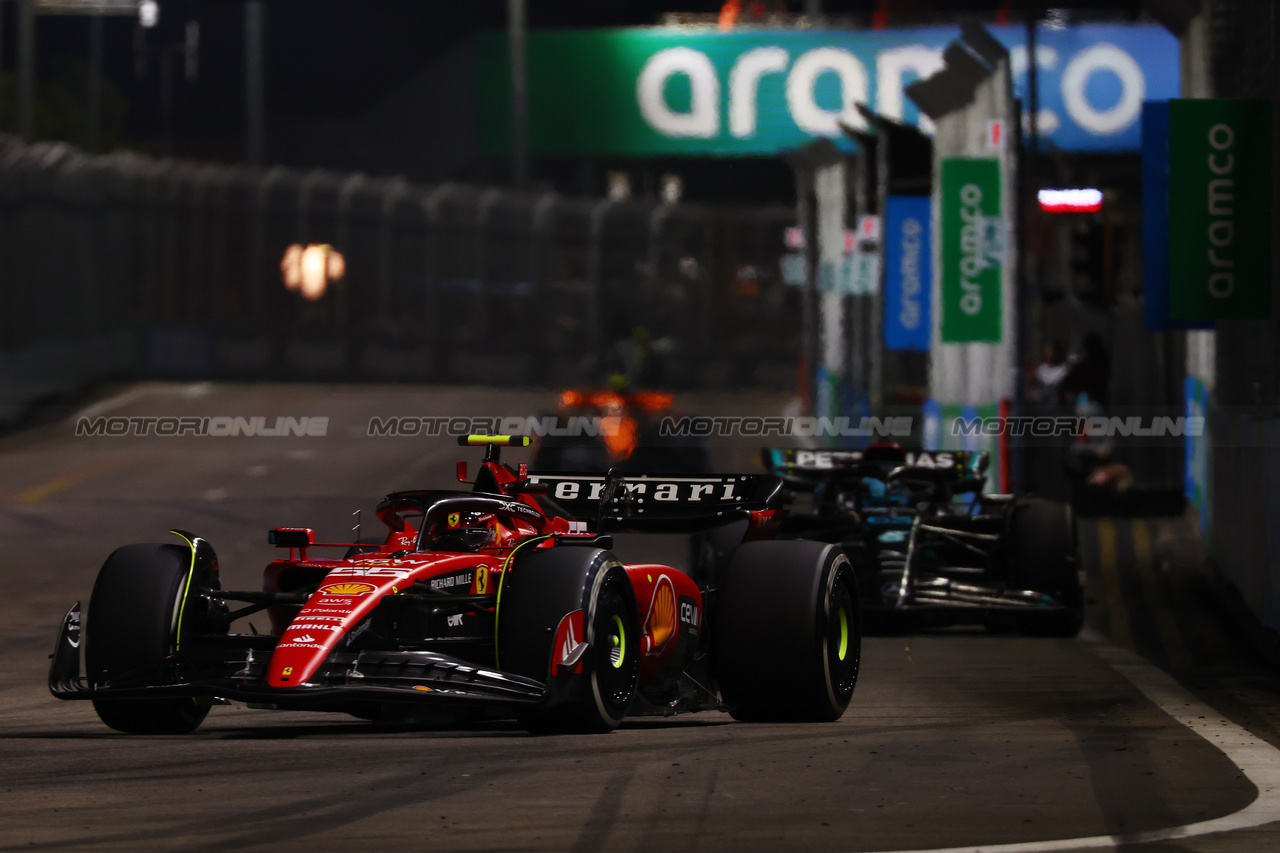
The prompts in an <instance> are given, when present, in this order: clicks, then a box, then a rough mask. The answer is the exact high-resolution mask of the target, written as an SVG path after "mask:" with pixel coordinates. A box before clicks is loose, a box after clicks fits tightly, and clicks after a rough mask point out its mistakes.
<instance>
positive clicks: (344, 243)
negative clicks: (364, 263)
mask: <svg viewBox="0 0 1280 853" xmlns="http://www.w3.org/2000/svg"><path fill="white" fill-rule="evenodd" d="M367 180H368V179H367V178H366V177H365V176H364V173H363V172H356V173H355V174H353V175H351V176H350V177H348V178H347V179H346V180H345V181H343V182H342V184H341V185H340V186H339V187H338V211H337V217H338V221H337V223H336V226H335V232H336V236H335V239H336V240H337V242H338V251H340V252H343V253H345V254H346V256H347V257H350V256H351V248H350V245H349V244H350V241H349V240H348V239H347V238H348V237H349V236H350V235H351V221H350V220H351V196H353V195H354V194H355V191H356V190H358V189H359V188H360V187H361V186H363V185H364V184H365V182H366V181H367ZM348 272H349V271H348ZM350 282H351V276H350V275H348V276H346V277H345V278H344V279H343V280H342V282H340V283H339V285H338V287H337V288H336V290H337V294H336V296H335V301H336V302H337V307H336V311H335V313H336V314H337V315H338V318H337V319H338V328H339V329H340V330H343V331H345V330H346V329H347V327H348V326H349V325H350V322H349V321H350V319H351V318H350V316H348V315H349V312H350V310H351V300H350V298H349V295H348V294H349V292H350V290H351V284H350Z"/></svg>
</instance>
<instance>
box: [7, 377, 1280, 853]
mask: <svg viewBox="0 0 1280 853" xmlns="http://www.w3.org/2000/svg"><path fill="white" fill-rule="evenodd" d="M550 398H551V395H550V394H549V393H539V392H529V391H521V392H512V391H507V390H492V389H464V388H409V387H368V386H363V387H342V386H300V385H292V386H290V385H239V386H234V385H179V384H172V385H166V384H160V385H144V386H131V387H129V388H124V389H115V390H113V391H112V392H111V393H110V394H108V395H106V396H104V399H103V400H102V401H100V402H99V403H97V404H95V405H94V407H93V412H94V413H109V414H114V415H118V416H131V415H133V416H189V415H200V416H216V415H229V416H237V415H239V416H244V417H250V416H254V415H262V416H265V417H267V418H268V421H271V420H274V418H275V417H276V416H292V417H299V416H328V417H329V418H330V424H329V428H328V434H327V435H326V436H325V437H323V438H319V437H307V438H299V437H290V438H266V437H255V438H245V437H240V438H213V437H204V438H196V437H190V436H187V437H182V438H177V437H174V438H163V437H137V438H105V437H97V438H89V437H79V438H77V437H75V435H74V423H73V421H71V420H67V419H61V420H58V421H55V422H52V423H49V424H47V425H45V426H41V427H37V428H33V429H30V430H27V431H25V432H22V433H19V434H15V435H10V436H8V437H6V438H5V439H3V440H0V545H2V546H3V551H2V552H0V553H2V557H0V588H3V590H4V597H3V602H4V606H3V609H2V610H0V613H2V614H3V624H4V627H3V631H2V633H0V660H2V661H3V666H2V667H0V769H2V771H3V775H2V778H0V851H12V850H166V851H169V850H173V851H202V850H273V851H284V850H309V851H316V850H346V849H373V850H388V851H390V850H435V849H448V850H472V849H474V850H539V851H541V850H547V851H562V850H563V851H591V850H660V851H675V850H764V851H775V850H777V851H781V850H824V851H825V850H830V851H840V850H848V851H855V850H858V851H873V850H921V849H937V848H963V849H977V848H982V849H989V848H988V846H989V845H1016V846H1015V847H1011V848H1006V849H1007V850H1037V849H1077V848H1081V847H1087V848H1094V849H1097V848H1112V849H1114V848H1117V847H1118V848H1120V849H1135V850H1143V851H1147V850H1189V851H1190V850H1194V851H1255V850H1256V851H1270V850H1276V849H1280V823H1267V821H1280V808H1277V805H1276V802H1277V799H1278V798H1280V773H1278V772H1277V770H1280V751H1277V750H1276V749H1275V748H1274V746H1276V745H1280V683H1278V682H1277V681H1276V679H1275V678H1274V677H1273V676H1272V675H1271V674H1270V673H1269V672H1268V671H1267V670H1266V668H1265V667H1264V666H1263V665H1261V664H1260V663H1259V662H1257V661H1255V660H1253V659H1251V658H1250V657H1249V656H1248V654H1247V653H1244V652H1242V651H1240V647H1241V646H1240V642H1239V640H1238V638H1237V637H1235V636H1234V635H1233V634H1232V631H1231V627H1230V626H1229V625H1224V624H1223V619H1222V618H1221V617H1220V616H1219V615H1218V614H1217V613H1216V612H1215V611H1214V610H1213V609H1212V608H1210V607H1207V606H1206V605H1205V602H1206V601H1207V600H1208V599H1207V596H1205V595H1204V591H1203V583H1204V581H1203V577H1202V576H1201V575H1200V574H1199V573H1198V571H1197V568H1196V565H1197V561H1196V559H1195V544H1194V541H1193V540H1192V539H1191V538H1189V537H1187V536H1186V535H1185V533H1183V532H1181V530H1180V528H1179V527H1178V525H1176V524H1173V525H1170V524H1164V523H1160V524H1158V523H1155V522H1151V521H1136V522H1134V521H1121V520H1111V519H1106V520H1102V521H1098V522H1088V523H1086V524H1085V525H1084V527H1083V530H1082V533H1083V546H1084V551H1085V562H1086V565H1087V568H1088V570H1089V573H1090V586H1089V600H1090V612H1089V619H1090V625H1091V627H1090V629H1089V630H1088V631H1087V632H1086V635H1085V636H1083V637H1081V638H1078V639H1073V640H1060V639H1035V638H1023V637H1016V636H1005V635H988V634H984V633H973V632H947V633H935V634H931V635H915V636H894V637H872V638H867V640H866V641H865V643H864V647H863V661H864V663H863V669H862V676H861V679H860V681H859V684H858V688H857V692H856V693H855V696H854V701H853V704H852V705H851V706H850V709H849V711H848V712H847V713H846V714H845V716H844V717H843V718H842V719H841V720H840V721H839V722H837V723H833V724H825V725H821V724H814V725H748V724H743V723H737V722H734V721H733V720H731V719H730V718H729V717H728V716H726V715H722V714H715V713H712V714H698V715H690V716H683V717H676V718H669V719H653V718H640V719H636V720H634V721H630V722H627V723H626V724H624V725H623V727H622V728H621V729H619V730H618V731H616V732H613V733H611V734H608V735H603V736H570V735H551V736H531V735H527V734H525V733H524V732H523V731H522V730H520V729H519V728H517V727H515V726H514V725H510V724H507V723H504V722H494V723H488V724H484V725H476V726H472V727H468V728H461V729H459V728H378V727H375V726H373V725H371V724H368V723H364V722H360V721H357V720H355V719H352V718H348V717H345V716H342V715H325V714H304V713H282V712H272V711H260V710H251V709H248V708H245V707H243V706H230V707H216V708H214V709H213V711H212V713H211V714H210V716H209V718H208V719H207V721H206V722H205V724H204V725H203V726H202V727H201V728H200V729H199V730H198V731H197V732H196V733H194V734H192V735H189V736H183V737H167V738H144V737H131V736H126V735H121V734H117V733H115V732H112V731H110V730H108V729H107V728H105V727H104V726H103V725H101V724H100V723H99V722H98V720H97V718H96V717H95V716H94V714H93V711H92V708H91V707H90V705H89V704H88V703H84V702H59V701H57V700H55V699H53V698H52V697H50V695H49V694H48V692H47V690H46V688H45V684H44V682H45V673H46V667H47V663H48V662H47V655H48V652H49V651H50V650H51V648H52V643H53V636H54V631H55V629H56V626H57V623H58V620H59V618H60V617H61V615H62V613H63V612H64V611H65V610H66V608H67V607H68V606H69V605H70V604H71V603H72V602H74V601H76V600H77V599H81V600H84V601H86V603H87V599H88V596H89V592H90V590H91V588H92V584H93V579H94V576H95V574H96V572H97V568H98V566H99V565H100V564H101V562H102V560H103V559H104V558H105V557H106V555H107V554H108V553H109V552H110V551H111V550H112V548H114V547H115V546H116V545H119V544H124V543H128V542H137V541H163V540H164V539H165V531H166V530H168V529H169V528H170V527H178V528H184V529H187V530H191V531H194V532H197V533H199V534H200V535H201V536H204V537H205V538H207V539H209V540H210V541H211V542H212V543H213V544H214V546H215V547H216V548H217V550H218V554H219V557H220V560H221V564H222V574H223V580H224V584H225V585H226V586H229V587H235V588H241V589H245V588H247V589H254V588H257V587H258V584H259V578H260V575H259V572H260V571H261V568H262V566H264V565H265V564H266V563H267V562H268V561H269V560H271V559H272V558H273V557H274V555H275V552H274V549H272V548H270V547H269V546H267V545H266V541H265V540H266V537H265V535H264V534H265V530H266V529H267V528H268V527H273V526H310V527H314V528H316V529H317V534H318V536H320V537H322V538H330V539H341V538H344V536H345V535H346V530H347V528H348V527H349V526H350V524H351V519H350V513H351V512H352V511H353V510H355V509H363V510H364V519H365V524H366V525H371V524H374V523H376V522H375V521H374V519H373V516H372V512H371V510H372V508H373V506H374V504H375V503H376V501H377V499H378V498H379V497H380V496H381V495H382V494H384V493H385V492H387V491H390V490H392V489H396V488H407V487H424V486H437V487H444V486H445V484H446V483H448V482H449V481H450V480H451V479H452V476H453V465H454V462H455V461H456V460H457V459H458V458H460V457H459V454H460V453H462V454H464V455H470V456H474V455H475V452H474V451H460V450H459V448H457V447H456V446H454V445H453V444H452V442H450V441H448V440H446V439H442V438H435V439H430V438H423V437H417V438H371V437H368V436H367V435H366V434H365V433H366V431H367V430H366V427H367V423H368V420H369V418H370V417H372V416H375V415H376V416H383V417H385V416H388V415H426V414H439V415H443V414H451V415H455V414H460V415H511V414H517V415H519V414H526V413H529V412H532V411H536V410H538V409H541V408H546V407H547V406H548V404H549V402H550ZM784 403H785V401H784V400H782V399H781V398H777V397H769V396H763V395H754V396H733V395H718V396H703V397H699V398H696V399H690V400H682V401H681V405H683V406H684V408H685V409H686V410H688V411H693V410H695V409H696V411H697V412H698V413H702V414H731V413H742V414H766V415H767V414H776V413H778V412H779V411H780V408H781V406H782V405H783V404H784ZM752 448H753V445H752V444H751V443H743V444H734V445H727V446H717V447H715V448H714V458H715V461H716V463H717V465H718V466H719V467H722V468H724V469H732V468H738V469H744V470H751V468H750V467H748V466H750V465H751V462H750V453H751V450H752ZM511 458H512V459H518V458H519V457H518V456H517V455H516V453H512V455H511ZM473 464H474V463H473ZM369 532H371V531H370V530H368V529H367V528H366V534H367V533H369ZM620 547H621V548H622V549H624V556H633V557H638V556H644V557H646V558H657V559H671V560H673V561H678V560H679V559H680V555H681V553H682V549H681V547H680V544H679V542H678V541H672V540H670V539H666V538H657V539H653V540H652V541H640V542H637V541H635V540H630V541H627V542H625V543H620ZM1108 637H1109V638H1111V639H1108ZM1113 641H1114V642H1113ZM1135 651H1136V652H1137V653H1138V654H1134V652H1135ZM1139 655H1141V656H1139ZM1157 665H1158V666H1159V667H1163V670H1162V669H1160V668H1157ZM1164 670H1169V671H1170V672H1172V674H1173V675H1174V676H1175V677H1176V679H1177V680H1176V681H1175V680H1174V678H1170V677H1169V676H1168V675H1166V674H1165V673H1164ZM762 677H767V674H764V673H762ZM1255 783H1256V784H1255ZM1218 819H1222V820H1221V821H1220V822H1218V823H1212V824H1209V825H1207V826H1205V825H1204V822H1205V821H1215V820H1218ZM1197 825H1199V826H1197ZM1188 826H1189V827H1190V829H1178V827H1188ZM1214 829H1217V830H1222V831H1217V832H1207V830H1214ZM1143 833H1148V834H1146V835H1144V834H1143ZM1188 834H1190V837H1177V836H1180V835H1188ZM1064 839H1067V840H1069V839H1085V840H1083V841H1065V842H1064V841H1062V840H1064ZM1055 842H1056V843H1055ZM995 849H1000V848H995Z"/></svg>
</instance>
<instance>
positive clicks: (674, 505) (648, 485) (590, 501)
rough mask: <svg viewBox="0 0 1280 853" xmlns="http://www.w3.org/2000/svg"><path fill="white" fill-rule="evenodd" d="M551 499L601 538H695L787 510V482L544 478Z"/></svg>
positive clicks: (755, 477)
mask: <svg viewBox="0 0 1280 853" xmlns="http://www.w3.org/2000/svg"><path fill="white" fill-rule="evenodd" d="M529 481H530V482H532V483H541V484H546V486H547V497H548V498H550V499H551V501H554V502H555V504H556V505H557V506H558V507H560V508H563V509H564V511H565V512H567V513H568V514H569V516H570V517H571V518H574V519H577V520H583V521H588V522H592V523H593V526H594V528H595V532H597V533H606V532H614V531H616V532H624V533H625V532H633V533H692V532H696V531H699V530H708V529H710V528H713V527H718V526H720V525H722V524H727V523H729V522H731V521H736V520H738V519H742V518H748V517H749V515H750V513H751V512H759V511H762V510H771V509H781V508H782V480H781V479H780V478H778V477H774V476H771V475H768V474H709V475H705V476H690V475H687V474H628V475H625V476H624V475H622V474H620V473H619V472H617V471H616V470H614V471H610V472H609V473H608V474H597V473H573V472H570V473H559V472H557V473H541V472H538V471H531V472H530V473H529Z"/></svg>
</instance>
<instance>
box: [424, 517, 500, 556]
mask: <svg viewBox="0 0 1280 853" xmlns="http://www.w3.org/2000/svg"><path fill="white" fill-rule="evenodd" d="M497 541H498V519H497V516H495V515H494V514H493V513H486V512H478V511H475V510H473V511H471V512H466V511H463V512H451V513H448V514H447V515H445V517H444V518H442V519H440V520H439V521H436V522H433V523H432V525H431V527H430V528H429V529H428V530H427V537H426V546H427V549H428V550H431V551H476V550H479V549H480V548H485V547H487V546H490V545H494V544H496V543H497Z"/></svg>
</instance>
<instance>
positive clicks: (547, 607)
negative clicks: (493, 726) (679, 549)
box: [498, 546, 640, 732]
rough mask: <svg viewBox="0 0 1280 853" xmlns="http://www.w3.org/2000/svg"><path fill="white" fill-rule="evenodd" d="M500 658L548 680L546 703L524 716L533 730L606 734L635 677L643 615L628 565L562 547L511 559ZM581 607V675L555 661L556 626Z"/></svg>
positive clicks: (623, 711) (631, 693)
mask: <svg viewBox="0 0 1280 853" xmlns="http://www.w3.org/2000/svg"><path fill="white" fill-rule="evenodd" d="M502 583H503V587H502V592H501V596H502V600H501V604H500V605H499V608H498V610H499V613H498V652H499V660H498V663H499V665H500V666H501V668H502V669H503V670H505V671H507V672H513V673H516V674H518V675H525V676H529V677H531V678H536V679H538V680H540V681H546V682H547V684H548V685H550V692H549V699H548V704H546V705H545V706H543V707H541V708H538V709H536V710H533V711H531V712H530V713H528V714H526V715H525V716H524V717H522V722H524V723H525V725H526V726H528V727H529V728H530V729H531V730H534V731H574V732H607V731H610V730H612V729H614V728H616V727H617V726H618V724H619V723H621V722H622V719H623V717H625V716H626V715H627V711H628V710H629V709H630V707H631V702H632V700H633V699H634V698H635V693H636V685H637V683H638V681H639V678H640V617H639V614H638V612H637V610H636V603H635V593H634V591H633V590H632V587H631V580H630V579H629V578H628V577H627V573H626V570H625V569H624V568H623V567H622V564H621V563H620V562H618V559H617V557H615V556H614V555H613V554H612V553H610V552H608V551H601V550H597V549H594V548H583V547H577V546H559V547H555V548H551V549H548V550H545V551H534V552H532V553H530V554H527V555H525V556H523V557H521V559H519V560H518V561H516V563H515V565H514V566H513V568H512V569H511V570H510V571H509V572H508V573H507V577H506V578H504V579H503V582H502ZM576 610H581V611H582V619H583V622H582V624H583V635H584V636H583V637H582V638H581V639H582V640H583V641H585V642H586V643H587V649H586V651H585V653H584V654H583V657H582V672H581V673H580V674H570V673H559V672H557V671H556V668H555V666H554V663H553V659H554V660H558V657H559V650H558V649H556V648H554V646H555V640H556V629H557V627H558V626H559V625H560V622H561V620H562V619H563V618H564V617H565V616H566V615H568V614H570V613H572V612H574V611H576Z"/></svg>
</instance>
